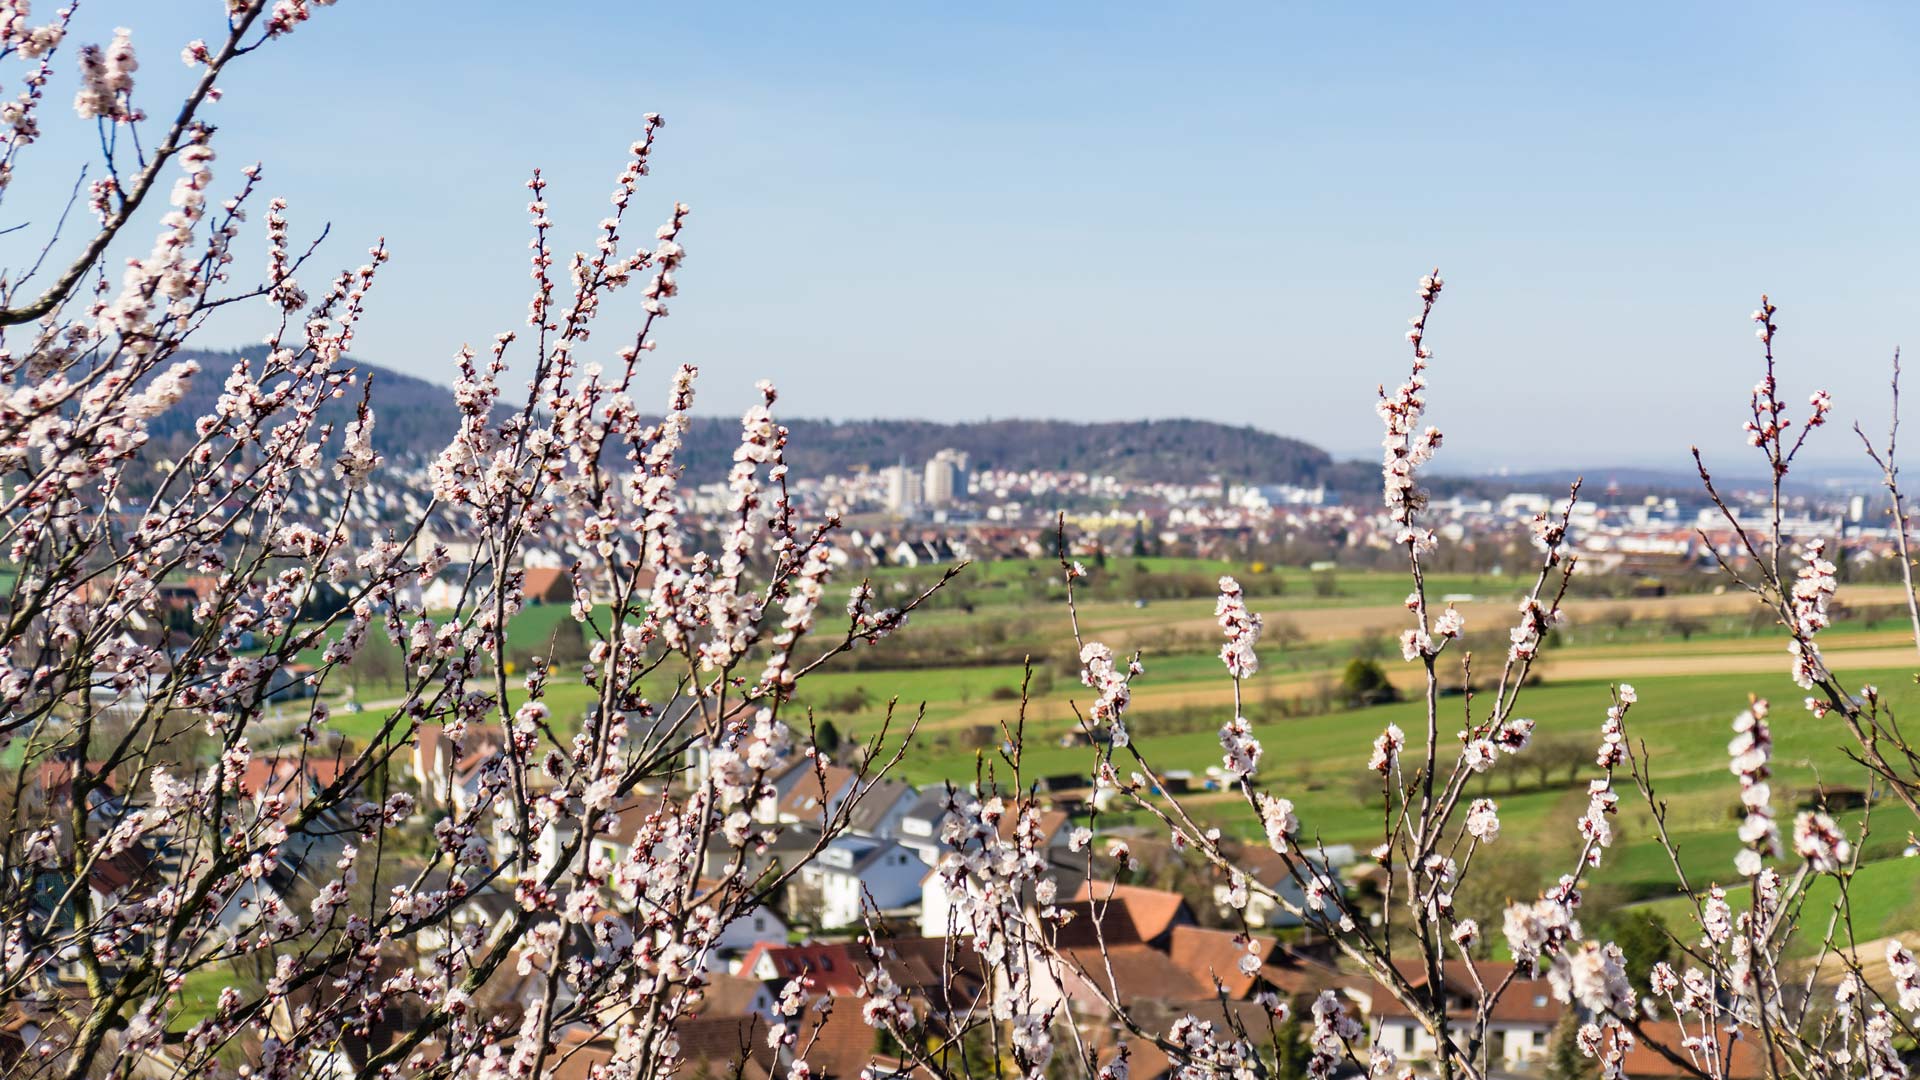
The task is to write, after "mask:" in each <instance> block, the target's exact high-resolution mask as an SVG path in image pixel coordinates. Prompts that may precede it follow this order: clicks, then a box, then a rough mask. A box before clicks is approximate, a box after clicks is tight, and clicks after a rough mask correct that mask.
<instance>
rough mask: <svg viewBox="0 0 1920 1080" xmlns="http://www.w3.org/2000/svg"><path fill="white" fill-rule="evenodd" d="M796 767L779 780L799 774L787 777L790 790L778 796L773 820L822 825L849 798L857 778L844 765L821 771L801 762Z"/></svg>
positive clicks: (858, 776) (787, 789)
mask: <svg viewBox="0 0 1920 1080" xmlns="http://www.w3.org/2000/svg"><path fill="white" fill-rule="evenodd" d="M796 765H797V768H795V769H791V770H789V771H788V773H787V774H783V775H782V777H781V779H783V780H784V779H788V778H789V776H790V775H791V774H792V773H795V772H797V773H798V774H799V775H797V776H791V780H792V783H791V786H790V787H788V788H786V789H785V790H784V791H783V792H782V793H781V796H780V801H779V803H778V804H777V806H776V808H775V811H774V820H776V821H786V822H799V823H801V824H805V825H824V824H825V822H827V821H829V820H831V819H832V818H833V816H834V815H835V814H838V813H839V812H840V807H841V806H842V805H843V804H844V803H845V802H846V801H847V796H849V795H851V794H853V790H854V784H855V783H857V782H858V781H859V779H860V774H859V773H856V772H854V771H853V770H852V769H849V768H847V767H846V766H844V765H828V766H826V767H825V768H823V769H816V768H814V767H813V766H812V765H811V764H809V763H807V762H805V761H801V762H797V763H796ZM776 783H777V781H776Z"/></svg>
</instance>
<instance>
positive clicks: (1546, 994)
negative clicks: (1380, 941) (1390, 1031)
mask: <svg viewBox="0 0 1920 1080" xmlns="http://www.w3.org/2000/svg"><path fill="white" fill-rule="evenodd" d="M1394 967H1395V968H1397V969H1398V970H1399V972H1400V975H1401V977H1402V978H1404V979H1406V980H1407V982H1408V983H1409V984H1410V985H1412V986H1413V987H1414V989H1416V990H1418V989H1420V988H1422V987H1425V986H1426V985H1427V973H1426V967H1425V965H1424V964H1422V963H1420V962H1419V961H1417V960H1401V961H1397V962H1395V964H1394ZM1513 969H1514V966H1513V965H1512V964H1508V963H1502V962H1500V961H1497V960H1476V961H1474V964H1473V967H1472V968H1471V969H1469V968H1468V967H1467V964H1466V961H1464V960H1447V961H1444V962H1442V963H1441V965H1440V979H1441V983H1442V985H1443V986H1444V987H1445V989H1446V996H1447V1015H1449V1016H1454V1017H1459V1018H1462V1019H1466V1018H1470V1017H1472V1016H1474V1015H1476V1009H1475V1007H1474V1006H1472V1005H1470V1004H1468V1003H1469V1002H1473V1001H1477V1000H1478V999H1479V997H1480V990H1479V987H1481V986H1484V987H1486V988H1487V991H1488V992H1492V991H1493V990H1494V989H1495V988H1497V987H1499V986H1500V984H1501V983H1502V982H1504V981H1506V978H1507V976H1508V975H1510V974H1512V973H1513ZM1476 974H1477V975H1478V976H1479V981H1478V983H1477V984H1476V982H1475V980H1474V976H1475V975H1476ZM1565 1011H1566V1006H1564V1005H1562V1004H1561V1003H1560V1002H1558V1001H1555V1000H1554V998H1553V994H1552V992H1551V991H1550V990H1549V989H1548V988H1547V982H1546V980H1545V979H1530V978H1523V977H1518V976H1516V977H1515V978H1514V980H1513V982H1512V983H1510V984H1508V986H1507V989H1506V992H1505V993H1503V994H1501V995H1500V1000H1499V1001H1497V1002H1495V1003H1494V1006H1493V1011H1492V1013H1490V1014H1489V1017H1488V1018H1489V1019H1490V1020H1492V1021H1494V1022H1495V1023H1507V1024H1540V1025H1545V1026H1549V1027H1550V1026H1552V1025H1553V1024H1555V1023H1557V1022H1559V1020H1560V1016H1561V1014H1562V1013H1564V1012H1565ZM1372 1012H1373V1016H1374V1018H1375V1019H1376V1020H1392V1019H1411V1018H1412V1017H1413V1013H1412V1012H1411V1011H1410V1010H1409V1009H1408V1008H1407V1007H1406V1006H1405V1005H1402V1004H1400V1001H1399V999H1397V998H1395V997H1394V996H1393V995H1392V994H1391V993H1388V992H1387V990H1386V989H1385V988H1384V987H1381V988H1380V989H1379V990H1378V991H1377V992H1376V993H1375V994H1374V995H1373V1009H1372Z"/></svg>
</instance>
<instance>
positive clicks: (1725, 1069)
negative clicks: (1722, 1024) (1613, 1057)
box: [1621, 1020, 1767, 1080]
mask: <svg viewBox="0 0 1920 1080" xmlns="http://www.w3.org/2000/svg"><path fill="white" fill-rule="evenodd" d="M1693 1027H1694V1029H1695V1031H1697V1030H1698V1027H1699V1025H1698V1024H1697V1023H1695V1024H1694V1025H1693ZM1640 1030H1641V1031H1642V1032H1643V1033H1644V1034H1645V1036H1646V1037H1645V1038H1643V1039H1636V1040H1634V1044H1633V1049H1631V1050H1628V1051H1627V1056H1626V1060H1625V1061H1623V1062H1621V1065H1622V1067H1623V1068H1624V1069H1625V1070H1626V1074H1627V1075H1628V1076H1635V1077H1639V1076H1649V1077H1652V1076H1694V1075H1696V1074H1695V1073H1694V1072H1691V1071H1689V1070H1687V1069H1682V1068H1681V1067H1679V1066H1678V1065H1675V1064H1674V1063H1673V1062H1671V1061H1668V1060H1667V1059H1666V1058H1665V1057H1664V1056H1662V1055H1661V1053H1660V1051H1658V1050H1655V1049H1654V1048H1653V1047H1652V1046H1649V1045H1648V1042H1649V1041H1652V1042H1657V1043H1659V1044H1660V1045H1661V1046H1664V1047H1666V1048H1667V1049H1668V1050H1671V1051H1673V1052H1674V1053H1675V1054H1678V1055H1679V1056H1680V1058H1681V1060H1683V1061H1684V1060H1687V1056H1688V1055H1687V1051H1686V1050H1685V1049H1684V1048H1683V1047H1682V1046H1681V1045H1680V1044H1681V1042H1682V1041H1683V1040H1685V1039H1686V1038H1687V1034H1688V1033H1687V1032H1685V1031H1682V1030H1681V1028H1680V1025H1679V1024H1676V1023H1674V1022H1673V1021H1671V1020H1649V1021H1646V1022H1644V1023H1642V1024H1641V1025H1640ZM1715 1037H1716V1039H1717V1040H1718V1042H1719V1046H1720V1051H1719V1052H1720V1069H1721V1075H1722V1076H1724V1077H1726V1080H1758V1078H1759V1077H1762V1076H1765V1075H1767V1048H1766V1045H1765V1044H1764V1043H1762V1042H1760V1041H1759V1036H1758V1035H1757V1034H1749V1036H1748V1037H1746V1038H1742V1039H1737V1040H1734V1041H1732V1042H1729V1041H1728V1039H1727V1036H1726V1033H1725V1032H1718V1033H1716V1036H1715Z"/></svg>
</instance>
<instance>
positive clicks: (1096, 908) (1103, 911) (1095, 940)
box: [1057, 890, 1140, 949]
mask: <svg viewBox="0 0 1920 1080" xmlns="http://www.w3.org/2000/svg"><path fill="white" fill-rule="evenodd" d="M1083 891H1084V890H1083ZM1058 907H1059V908H1060V910H1061V911H1062V912H1065V913H1066V916H1067V918H1066V921H1065V922H1064V923H1063V924H1061V926H1060V929H1059V931H1058V937H1057V941H1058V943H1059V946H1060V947H1061V948H1063V949H1094V948H1098V947H1100V945H1101V944H1102V943H1105V944H1106V945H1108V946H1109V947H1111V946H1114V945H1138V944H1140V929H1139V927H1136V926H1135V925H1134V924H1133V914H1132V913H1131V912H1130V911H1129V910H1128V909H1127V905H1125V904H1101V903H1096V902H1094V901H1092V900H1086V899H1080V900H1073V901H1070V902H1068V903H1065V904H1060V905H1058Z"/></svg>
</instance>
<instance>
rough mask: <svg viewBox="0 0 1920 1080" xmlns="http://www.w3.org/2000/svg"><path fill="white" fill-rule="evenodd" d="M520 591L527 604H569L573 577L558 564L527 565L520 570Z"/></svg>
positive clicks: (571, 600)
mask: <svg viewBox="0 0 1920 1080" xmlns="http://www.w3.org/2000/svg"><path fill="white" fill-rule="evenodd" d="M520 591H521V593H522V594H523V595H524V596H525V597H526V601H527V603H528V604H571V603H573V578H572V577H571V576H569V575H568V573H567V572H566V570H564V569H562V568H560V567H558V566H529V567H527V568H526V570H524V571H522V577H521V581H520Z"/></svg>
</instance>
